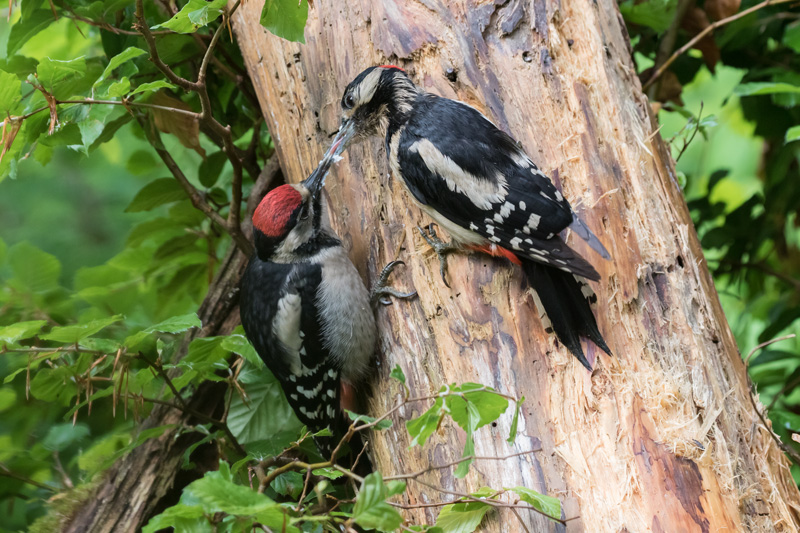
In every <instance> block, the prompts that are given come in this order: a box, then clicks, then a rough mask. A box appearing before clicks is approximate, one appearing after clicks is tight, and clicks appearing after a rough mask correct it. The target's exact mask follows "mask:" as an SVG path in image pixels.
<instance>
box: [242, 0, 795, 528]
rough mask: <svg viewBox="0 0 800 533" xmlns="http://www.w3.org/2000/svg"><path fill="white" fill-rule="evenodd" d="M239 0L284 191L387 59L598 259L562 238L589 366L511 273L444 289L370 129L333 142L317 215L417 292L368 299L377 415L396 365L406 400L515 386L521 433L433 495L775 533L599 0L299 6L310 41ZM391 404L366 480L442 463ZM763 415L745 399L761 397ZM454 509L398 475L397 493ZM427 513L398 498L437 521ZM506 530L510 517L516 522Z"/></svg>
mask: <svg viewBox="0 0 800 533" xmlns="http://www.w3.org/2000/svg"><path fill="white" fill-rule="evenodd" d="M260 9H261V2H252V1H251V2H247V3H245V4H244V5H243V6H242V7H241V8H240V9H239V10H238V12H237V13H236V14H235V16H234V30H235V32H236V36H237V38H238V40H239V43H240V45H241V47H242V50H243V54H244V57H245V61H246V63H247V65H248V68H249V71H250V75H251V77H252V79H253V82H254V84H255V87H256V89H257V91H258V96H259V98H260V100H261V104H262V109H263V111H264V116H265V118H266V121H267V125H268V127H269V129H270V132H271V133H272V136H273V138H274V140H275V144H276V147H277V153H278V156H279V158H280V163H281V167H282V168H283V171H284V174H285V176H286V177H287V180H288V181H292V182H296V181H299V180H301V179H303V178H305V177H306V176H307V175H308V174H309V173H310V172H311V171H312V170H313V168H314V167H315V166H316V163H317V161H319V159H320V157H321V156H322V154H323V152H324V151H325V149H326V148H327V146H328V144H329V142H330V139H329V137H330V136H331V135H332V134H333V133H334V132H335V131H336V129H337V127H338V120H339V109H340V108H339V99H340V98H341V94H342V91H343V89H344V88H345V86H346V84H347V83H348V82H349V81H350V80H351V79H352V78H353V77H354V76H355V75H356V74H358V73H359V72H360V71H361V70H362V69H363V68H365V67H367V66H370V65H375V64H383V63H387V62H395V63H398V64H399V65H400V66H402V67H403V68H405V69H406V70H407V71H408V72H409V75H410V76H411V78H412V79H414V80H415V81H416V82H417V83H418V84H419V85H420V86H421V87H423V88H424V89H426V90H428V91H431V92H434V93H437V94H440V95H442V96H446V97H449V98H456V99H459V100H462V101H464V102H467V103H469V104H470V105H473V106H475V107H477V108H478V109H480V110H481V111H483V112H484V113H485V114H486V115H487V116H489V117H490V118H491V119H492V120H493V121H494V122H495V123H496V124H497V125H498V126H499V127H500V128H501V129H503V130H505V131H506V132H508V133H510V134H511V135H512V136H514V137H515V138H516V139H518V140H519V141H520V142H521V143H522V145H523V147H524V148H525V149H526V151H527V152H528V154H529V155H530V156H531V157H532V159H533V160H534V161H535V162H536V163H537V164H538V165H539V166H540V167H541V168H542V169H543V170H544V171H546V172H547V173H549V174H550V175H551V176H552V178H553V180H554V181H555V183H556V184H557V185H558V186H559V187H561V188H562V190H563V192H564V193H565V195H566V197H567V198H568V199H569V200H570V201H571V203H572V205H573V206H574V207H575V209H576V211H577V212H578V213H579V214H580V216H582V217H583V219H584V220H585V221H586V222H587V224H588V225H589V227H591V228H592V229H593V231H594V232H595V233H596V234H597V235H598V237H599V238H600V240H601V241H602V242H603V243H604V244H605V245H606V247H607V248H608V249H609V251H610V252H611V255H612V257H613V259H612V260H611V261H603V260H602V259H600V258H599V256H597V254H595V253H593V252H592V251H591V250H589V249H588V247H587V246H586V245H585V244H584V243H583V242H581V241H580V240H576V239H575V238H570V240H569V242H570V244H571V245H572V246H573V247H574V248H575V249H576V250H578V251H579V252H580V253H581V254H582V255H583V256H584V257H586V258H588V259H589V260H591V261H592V263H593V264H594V265H595V266H596V268H597V270H598V271H599V272H600V274H601V276H602V281H601V282H600V283H598V284H594V288H595V290H596V292H597V294H598V297H599V305H598V306H597V309H596V315H597V317H598V323H599V326H600V330H601V331H602V332H603V334H604V336H605V338H606V340H607V341H608V343H609V345H610V346H611V349H612V350H613V351H614V354H615V356H614V357H613V358H612V357H606V356H605V355H602V356H598V350H597V349H596V348H595V347H594V346H593V345H591V346H588V347H587V349H588V355H589V358H590V360H595V365H596V370H595V372H593V373H591V374H590V373H588V372H586V371H585V370H584V369H583V367H581V365H580V364H579V363H578V362H577V360H576V359H575V358H573V357H572V356H571V355H570V354H569V353H568V352H567V350H566V349H565V348H564V347H563V346H561V345H560V344H559V343H557V342H556V341H555V340H554V338H553V337H552V336H551V335H548V334H547V333H545V331H544V330H543V328H542V325H541V322H540V320H539V317H538V313H537V312H536V308H535V305H534V304H533V302H532V299H531V298H530V297H529V295H528V294H527V289H526V287H525V286H524V284H523V283H522V282H521V280H522V273H521V271H520V270H519V269H518V268H516V267H512V266H511V265H509V264H507V263H504V262H503V261H500V260H494V259H491V258H489V257H486V256H482V255H476V254H473V255H469V256H466V255H465V256H453V257H451V260H450V270H449V272H450V274H449V276H450V278H449V279H450V282H451V285H452V289H448V288H447V287H446V286H445V285H444V284H443V283H442V282H441V280H440V279H439V276H438V268H437V267H438V263H437V260H436V257H435V255H434V254H432V253H431V251H430V250H429V248H428V246H427V244H425V242H424V241H423V240H422V239H421V238H420V236H419V234H418V233H417V232H416V230H415V227H416V226H417V225H423V224H427V223H428V222H429V220H428V219H427V218H426V217H425V216H424V215H422V213H421V211H420V210H419V209H417V207H415V206H414V204H413V203H412V201H411V199H410V197H409V196H408V195H407V194H406V193H405V192H404V191H403V190H402V187H401V184H400V183H399V182H398V180H397V179H396V178H394V177H391V176H389V170H388V165H387V162H386V154H385V150H384V148H383V142H382V140H380V139H372V140H369V141H367V142H363V143H361V144H359V145H355V146H353V147H352V148H350V149H349V150H348V154H347V155H346V156H345V158H344V161H342V162H341V163H339V165H338V166H337V168H336V169H335V170H334V171H333V173H332V175H331V176H330V177H329V178H328V182H327V192H328V196H329V206H330V215H331V220H332V224H333V227H334V228H335V229H336V231H337V232H338V233H339V235H340V236H341V237H342V238H343V240H344V241H345V243H346V245H347V246H348V247H349V248H350V250H351V257H352V258H353V260H354V262H355V264H356V265H357V266H358V267H359V268H360V269H361V271H362V274H364V275H365V277H367V278H373V277H374V276H375V273H376V271H377V270H378V269H379V267H380V266H382V265H383V264H385V263H386V262H388V261H390V260H393V259H395V258H400V259H402V260H404V261H406V264H407V268H406V269H405V270H399V271H398V274H396V275H395V276H394V279H395V280H396V284H397V285H401V286H403V287H405V286H411V285H413V286H414V288H416V290H417V291H418V293H419V298H418V299H417V300H415V301H411V302H397V303H395V304H394V305H393V306H391V307H389V308H387V309H383V310H381V311H380V317H379V318H380V320H379V325H380V328H381V334H380V338H381V354H380V377H379V378H378V379H376V381H375V386H374V388H375V394H374V401H373V405H372V410H373V414H376V413H382V412H385V411H386V410H388V409H389V408H390V407H391V406H392V405H394V404H395V402H396V401H397V392H398V386H397V384H396V382H393V381H392V380H391V379H389V378H388V374H389V370H390V369H391V368H393V367H394V366H395V365H396V364H399V365H400V366H401V367H402V369H403V370H404V372H405V374H406V376H407V378H408V385H409V387H410V388H411V390H412V392H413V394H414V395H424V394H428V393H431V392H434V391H436V390H438V389H439V387H441V386H442V385H444V384H447V383H454V382H456V383H462V382H466V381H473V382H477V383H482V384H486V385H490V386H492V387H495V388H497V389H498V390H500V391H503V392H505V393H508V394H511V395H515V396H517V397H519V396H525V398H526V401H525V403H524V407H523V416H522V417H521V419H520V435H519V436H518V437H517V439H516V442H515V443H514V444H513V445H508V444H507V443H506V442H505V438H506V436H507V434H508V430H509V425H510V418H511V417H510V414H507V415H505V416H504V418H501V419H500V421H499V423H498V424H497V426H496V427H492V426H487V427H485V428H483V429H481V430H479V431H478V434H477V435H476V454H477V455H480V456H506V455H509V454H511V453H514V452H519V451H525V450H530V449H532V448H536V447H538V446H539V445H541V448H542V451H541V452H538V453H535V454H532V455H525V456H521V457H515V458H509V459H506V460H503V461H488V460H480V461H478V462H476V463H475V465H474V467H473V469H472V472H471V473H470V475H469V476H468V477H467V478H466V479H465V480H457V479H455V478H454V477H453V476H452V475H451V472H450V470H447V469H445V470H441V471H437V472H436V473H432V474H428V477H427V478H426V480H427V481H428V482H429V483H432V484H434V485H438V486H441V487H442V488H445V489H448V490H457V491H469V490H476V489H478V488H479V487H481V486H483V485H488V486H491V487H493V488H502V487H512V486H515V485H523V486H526V487H529V488H532V489H536V490H538V491H540V492H544V493H547V494H550V495H552V496H556V497H558V498H559V499H560V500H561V501H562V502H563V517H564V518H567V519H573V518H575V520H570V521H569V522H567V524H568V526H567V528H568V529H569V530H574V531H578V530H587V531H612V532H616V531H719V530H726V531H744V530H749V531H772V530H775V531H790V530H794V529H795V528H796V527H797V525H798V523H800V522H798V510H800V495H799V494H798V491H797V487H796V486H795V483H794V481H793V480H792V476H791V474H790V472H789V464H788V462H787V460H786V458H785V457H784V456H783V454H782V453H781V452H780V450H779V448H778V447H777V446H776V445H775V443H774V442H773V440H772V438H771V436H770V435H769V433H768V430H767V429H765V428H764V427H763V425H762V424H761V423H760V422H759V419H758V417H757V414H756V413H755V412H754V410H753V408H752V406H751V403H750V399H749V397H748V395H749V385H748V380H747V376H746V371H745V367H744V365H743V363H742V359H741V356H740V354H739V351H738V349H737V347H736V344H735V342H734V338H733V336H732V335H731V331H730V329H729V328H728V325H727V323H726V321H725V317H724V315H723V312H722V309H721V307H720V303H719V300H718V298H717V294H716V292H715V289H714V285H713V282H712V280H711V277H710V275H709V272H708V269H707V268H706V265H705V263H704V260H703V253H702V250H701V248H700V245H699V242H698V239H697V236H696V234H695V231H694V228H693V226H692V222H691V219H690V216H689V212H688V209H687V207H686V203H685V201H684V198H683V196H682V193H681V191H680V188H679V186H678V184H677V183H676V180H675V170H674V164H673V161H672V158H671V156H670V153H669V149H668V147H667V146H666V145H665V144H664V142H663V140H662V139H661V137H660V136H659V135H658V132H657V125H656V123H655V120H654V118H653V116H652V115H651V113H650V108H649V106H648V101H647V99H646V98H645V97H644V96H643V94H642V90H641V86H640V83H639V81H638V79H637V77H636V72H635V69H634V65H633V62H632V60H631V50H630V47H629V42H628V36H627V33H626V30H625V26H624V23H623V21H622V19H621V17H620V14H619V12H618V10H617V7H616V4H615V3H613V2H610V1H608V0H601V1H600V2H590V1H588V0H571V1H564V2H559V1H556V2H544V1H539V2H535V3H523V2H521V1H520V0H510V1H508V2H500V1H494V2H464V1H459V2H455V1H454V2H447V3H445V2H415V1H413V0H379V1H371V0H353V1H350V2H314V3H313V6H312V8H311V10H310V14H309V21H308V25H307V27H306V32H305V34H306V39H307V44H306V45H304V46H303V45H299V44H296V43H289V42H287V41H284V40H282V39H279V38H277V37H274V36H272V35H271V34H268V33H267V31H266V30H264V29H263V28H262V27H261V26H260V25H259V22H258V20H259V12H260ZM426 407H427V406H426V405H413V406H410V407H409V408H408V409H405V410H404V411H401V412H399V413H398V414H397V416H395V417H394V426H393V428H392V429H390V430H388V431H386V432H383V433H380V434H375V435H373V441H374V442H373V448H374V453H375V456H376V458H377V464H378V466H379V467H380V470H381V471H382V472H384V473H385V474H386V475H388V474H394V473H399V472H412V471H417V470H420V469H423V468H425V467H427V466H428V465H431V464H444V463H446V462H449V461H452V460H454V459H457V458H458V457H459V456H460V453H461V450H462V449H463V445H464V434H463V432H462V431H461V430H460V429H457V428H456V427H453V426H444V427H442V428H441V429H440V430H439V431H438V432H437V433H436V434H434V436H433V438H432V439H431V441H429V442H428V444H427V445H426V446H425V447H424V448H422V449H420V448H414V449H411V450H409V449H408V445H409V439H408V436H407V433H406V431H405V429H404V424H403V421H404V420H407V419H409V418H411V417H412V416H415V415H416V414H419V412H420V411H421V410H423V409H424V408H426ZM759 408H761V409H763V408H762V407H761V406H759ZM447 499H451V497H447V496H443V495H442V494H440V493H437V492H436V491H434V490H431V489H429V488H427V487H425V486H423V485H420V484H416V483H414V482H411V484H410V485H409V492H408V495H407V497H405V500H404V502H403V503H405V504H410V505H413V504H415V503H423V502H432V501H442V500H447ZM437 512H438V510H437V508H421V509H417V510H411V511H408V512H407V514H406V516H407V518H408V519H409V520H410V521H412V522H413V523H428V524H432V523H433V522H434V521H435V518H436V514H437ZM522 522H524V523H525V525H527V529H526V527H525V525H521V524H522ZM484 525H485V526H486V527H485V530H487V531H514V532H516V531H525V530H529V531H542V530H545V529H546V528H550V529H559V527H558V526H556V525H554V524H553V523H552V522H548V521H547V520H546V519H545V518H543V517H541V516H538V515H521V520H518V519H517V517H515V516H514V514H512V513H511V512H510V511H507V510H501V511H500V512H498V513H491V514H489V515H488V518H487V521H486V522H484Z"/></svg>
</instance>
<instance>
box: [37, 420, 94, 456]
mask: <svg viewBox="0 0 800 533" xmlns="http://www.w3.org/2000/svg"><path fill="white" fill-rule="evenodd" d="M88 436H89V426H87V425H86V424H76V425H75V426H73V425H72V422H67V423H64V424H56V425H54V426H50V430H49V431H48V432H47V435H46V436H45V437H44V440H43V441H42V446H44V447H45V448H46V449H48V450H50V451H54V452H61V451H64V450H66V449H67V448H69V447H70V446H72V445H73V444H75V443H77V442H80V441H82V440H83V439H85V438H86V437H88Z"/></svg>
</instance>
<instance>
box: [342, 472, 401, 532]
mask: <svg viewBox="0 0 800 533" xmlns="http://www.w3.org/2000/svg"><path fill="white" fill-rule="evenodd" d="M396 488H397V487H396V486H395V490H396ZM391 492H393V491H390V489H389V487H387V486H386V485H385V484H384V482H383V478H381V474H380V472H373V473H372V474H370V475H368V476H367V477H366V478H364V482H363V483H362V484H361V491H360V492H359V493H358V499H357V500H356V504H355V506H354V507H353V520H355V522H356V523H357V524H358V525H360V526H362V527H365V528H367V529H377V530H379V531H394V530H395V529H397V528H398V527H400V524H401V523H402V522H403V517H401V516H400V513H398V512H397V510H396V509H395V508H394V507H392V506H391V505H389V504H388V503H386V498H388V497H389V496H391V495H393V494H392V493H391ZM394 494H397V492H394Z"/></svg>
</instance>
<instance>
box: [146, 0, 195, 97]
mask: <svg viewBox="0 0 800 533" xmlns="http://www.w3.org/2000/svg"><path fill="white" fill-rule="evenodd" d="M133 27H134V29H136V31H138V32H139V33H140V34H141V35H142V37H144V40H145V42H146V43H147V48H148V50H149V51H150V61H152V62H153V64H154V65H155V66H156V68H157V69H158V70H160V71H161V72H162V73H163V74H164V75H165V76H166V77H167V79H168V80H169V81H171V82H172V83H174V84H175V85H177V86H178V87H180V88H181V89H183V90H184V91H187V92H189V91H196V90H197V89H198V87H197V84H196V83H194V82H191V81H189V80H187V79H186V78H182V77H180V76H178V75H177V74H175V71H173V70H172V69H171V68H170V67H169V65H167V64H166V63H164V62H163V61H162V60H161V57H160V56H159V55H158V47H157V46H156V40H155V37H153V32H152V31H150V27H149V26H148V25H147V20H145V18H144V2H143V0H136V22H135V23H134V25H133Z"/></svg>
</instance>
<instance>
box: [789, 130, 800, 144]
mask: <svg viewBox="0 0 800 533" xmlns="http://www.w3.org/2000/svg"><path fill="white" fill-rule="evenodd" d="M797 140H800V126H792V127H791V128H789V129H788V130H786V142H787V143H790V142H792V141H797Z"/></svg>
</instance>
